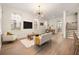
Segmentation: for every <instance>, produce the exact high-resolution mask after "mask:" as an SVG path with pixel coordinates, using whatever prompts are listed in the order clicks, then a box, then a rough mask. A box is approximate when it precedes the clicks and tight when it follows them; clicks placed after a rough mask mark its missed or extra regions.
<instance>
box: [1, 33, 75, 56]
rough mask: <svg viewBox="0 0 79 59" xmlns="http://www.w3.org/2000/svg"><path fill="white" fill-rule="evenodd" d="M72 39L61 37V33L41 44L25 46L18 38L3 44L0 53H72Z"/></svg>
mask: <svg viewBox="0 0 79 59" xmlns="http://www.w3.org/2000/svg"><path fill="white" fill-rule="evenodd" d="M73 43H74V39H63V38H62V34H61V33H58V34H56V35H53V36H52V39H51V40H50V41H49V42H46V43H45V44H43V45H42V46H35V45H34V46H32V47H30V48H26V47H25V46H24V45H23V44H22V43H21V42H20V41H19V40H17V41H15V42H12V43H9V44H3V46H2V50H1V51H0V54H1V55H73V53H74V45H73Z"/></svg>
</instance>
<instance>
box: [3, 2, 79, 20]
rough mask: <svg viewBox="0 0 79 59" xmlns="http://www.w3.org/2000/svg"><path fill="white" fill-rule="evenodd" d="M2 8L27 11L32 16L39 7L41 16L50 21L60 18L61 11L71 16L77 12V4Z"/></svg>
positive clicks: (78, 6) (22, 4) (43, 4)
mask: <svg viewBox="0 0 79 59" xmlns="http://www.w3.org/2000/svg"><path fill="white" fill-rule="evenodd" d="M3 5H4V6H5V5H7V6H11V7H14V8H18V9H21V10H24V11H28V12H30V13H32V14H35V12H36V9H37V6H38V5H40V6H41V10H42V12H43V14H44V15H45V16H46V17H47V18H48V19H50V18H51V17H52V18H57V17H62V15H63V11H67V12H68V14H73V13H75V12H77V11H79V4H78V3H42V4H41V3H40V4H39V3H38V4H34V3H7V4H3Z"/></svg>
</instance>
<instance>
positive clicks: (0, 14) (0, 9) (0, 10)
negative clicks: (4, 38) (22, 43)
mask: <svg viewBox="0 0 79 59" xmlns="http://www.w3.org/2000/svg"><path fill="white" fill-rule="evenodd" d="M1 16H2V8H1V5H0V50H1Z"/></svg>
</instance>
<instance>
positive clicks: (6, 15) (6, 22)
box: [2, 6, 45, 38]
mask: <svg viewBox="0 0 79 59" xmlns="http://www.w3.org/2000/svg"><path fill="white" fill-rule="evenodd" d="M13 12H14V13H17V14H19V15H21V16H22V20H21V24H22V25H21V30H11V13H13ZM34 18H35V16H34V15H31V14H30V13H29V12H27V10H26V11H23V10H19V9H16V8H12V7H9V6H3V20H2V23H3V24H2V28H3V30H2V32H3V33H6V32H12V33H14V34H15V35H16V36H17V38H22V37H26V36H27V35H28V34H30V33H32V32H37V33H39V32H43V31H44V29H45V28H44V27H42V28H41V27H39V28H38V29H37V30H36V29H34V28H33V29H23V21H30V22H33V23H34ZM38 23H39V21H38ZM38 26H39V25H38ZM33 27H34V26H33Z"/></svg>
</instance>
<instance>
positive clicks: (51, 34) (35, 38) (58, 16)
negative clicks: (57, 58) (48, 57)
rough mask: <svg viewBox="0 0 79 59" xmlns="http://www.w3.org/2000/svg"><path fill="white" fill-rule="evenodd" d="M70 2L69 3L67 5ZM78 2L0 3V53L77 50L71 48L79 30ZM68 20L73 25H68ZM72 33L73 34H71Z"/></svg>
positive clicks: (43, 52) (40, 52)
mask: <svg viewBox="0 0 79 59" xmlns="http://www.w3.org/2000/svg"><path fill="white" fill-rule="evenodd" d="M57 6H58V7H57ZM67 6H69V7H68V8H66V7H67ZM78 6H79V4H78V3H76V4H75V3H72V4H69V3H67V4H65V3H64V4H61V3H38V4H33V3H2V4H0V7H1V8H0V15H1V16H0V21H1V25H0V27H1V29H0V33H1V34H0V36H1V39H0V40H1V45H0V46H1V53H0V54H1V55H6V54H7V55H10V54H12V55H19V54H21V55H22V54H23V55H24V54H25V55H30V54H31V55H33V54H73V50H71V49H69V48H70V47H71V46H72V47H73V44H72V42H73V41H72V39H73V34H72V31H75V32H77V30H78V29H79V27H78V24H79V21H78V20H77V18H78V16H79V15H78V10H79V9H78V8H79V7H78ZM77 21H78V23H77ZM67 24H71V25H72V24H73V25H72V26H70V27H66V26H67ZM68 26H69V25H68ZM74 28H75V29H74ZM71 29H72V30H71ZM69 34H71V35H70V36H68V35H69ZM64 39H70V40H67V41H65V40H64ZM51 40H52V41H51ZM70 42H71V43H70ZM51 44H52V45H51ZM62 44H64V46H61V45H62ZM68 44H70V45H69V46H68ZM54 46H55V47H54ZM58 46H61V49H58V48H57V47H58ZM53 47H54V48H53ZM65 47H67V49H68V50H67V49H65ZM53 49H54V50H53ZM63 49H64V50H63ZM17 50H18V51H17ZM44 50H45V51H44ZM52 50H53V51H52ZM55 50H56V51H59V52H60V51H61V52H60V53H59V52H56V51H55ZM66 50H67V52H65V51H66ZM70 50H71V52H69V51H70ZM46 51H47V52H46ZM51 51H52V53H51Z"/></svg>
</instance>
